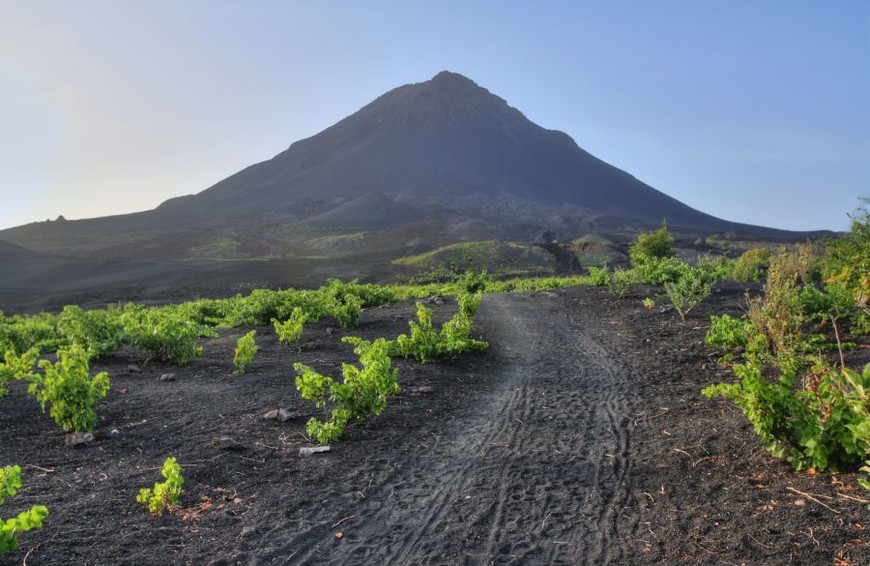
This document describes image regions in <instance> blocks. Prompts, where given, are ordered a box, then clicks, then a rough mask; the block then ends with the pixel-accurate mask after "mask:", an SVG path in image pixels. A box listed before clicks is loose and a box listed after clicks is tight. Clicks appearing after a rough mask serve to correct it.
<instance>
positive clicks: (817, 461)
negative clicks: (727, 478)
mask: <svg viewBox="0 0 870 566" xmlns="http://www.w3.org/2000/svg"><path fill="white" fill-rule="evenodd" d="M802 262H805V258H804V259H800V258H798V260H797V261H796V260H795V258H794V257H788V254H787V253H786V252H781V253H780V254H779V255H777V256H774V257H773V258H772V260H771V264H770V268H769V272H768V276H767V280H766V282H765V284H764V289H763V295H762V296H761V297H758V298H755V299H751V300H750V302H749V310H748V314H747V315H746V316H745V317H743V318H740V319H734V318H731V317H724V316H723V317H714V319H713V320H712V324H711V328H710V331H709V332H708V334H707V343H708V345H711V346H716V347H719V348H722V349H723V350H724V351H725V352H726V354H725V356H723V359H722V362H723V363H727V364H731V367H732V371H733V372H734V375H735V376H736V377H737V381H736V382H733V383H719V384H716V385H712V386H710V387H707V388H706V389H704V391H703V393H704V395H706V396H708V397H724V398H726V399H729V400H731V401H732V402H734V403H735V404H736V405H737V406H738V407H740V408H741V409H742V410H743V412H744V414H745V415H746V417H747V419H748V420H749V421H750V423H751V424H752V426H753V428H754V430H755V432H756V433H757V434H758V436H759V437H760V438H761V440H762V442H763V443H764V445H765V446H766V447H767V449H768V450H769V451H770V453H771V454H773V455H774V456H777V457H781V458H784V459H786V460H787V461H788V462H789V463H791V464H792V466H794V467H795V468H796V469H807V468H813V469H816V470H818V471H825V470H842V469H849V468H853V469H854V468H856V467H857V466H859V465H860V463H861V462H862V461H864V460H867V458H868V454H870V452H868V451H870V365H868V366H867V367H865V368H864V370H863V371H862V372H858V371H855V370H852V369H849V368H847V367H843V366H839V367H835V366H832V365H830V364H829V363H827V362H826V361H825V360H824V359H822V358H821V357H820V355H819V353H818V341H817V340H816V339H815V337H814V336H813V335H810V334H807V333H806V332H805V330H804V326H805V324H806V322H807V321H808V320H809V317H808V316H807V314H806V312H805V311H804V305H805V304H806V302H805V300H802V298H801V297H802V293H801V286H800V284H799V280H800V279H801V277H800V274H799V270H795V269H794V268H793V267H794V265H796V264H801V263H802ZM867 463H868V464H870V462H867ZM865 483H866V482H865ZM868 487H870V483H868Z"/></svg>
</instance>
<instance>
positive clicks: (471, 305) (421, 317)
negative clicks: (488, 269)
mask: <svg viewBox="0 0 870 566" xmlns="http://www.w3.org/2000/svg"><path fill="white" fill-rule="evenodd" d="M480 300H481V298H480V295H479V294H477V295H467V294H465V295H460V296H459V298H458V303H459V309H458V310H457V312H456V314H455V315H453V317H452V318H451V319H450V320H448V321H447V322H445V323H444V324H443V325H442V326H441V329H440V331H439V330H436V329H435V328H434V326H433V325H432V311H431V310H430V309H429V308H427V307H426V306H425V305H423V303H419V302H418V303H417V320H416V321H413V320H412V321H411V322H410V323H409V326H410V332H409V334H401V335H399V336H397V337H396V339H395V341H393V342H391V344H390V353H391V354H392V355H398V356H402V357H404V358H410V357H413V358H414V359H416V360H417V361H418V362H419V363H421V364H428V363H430V362H432V361H434V360H436V359H438V358H442V357H445V356H451V355H455V354H462V353H465V352H471V351H475V350H484V349H486V348H487V347H488V346H489V345H488V344H487V343H486V342H483V341H480V340H475V339H474V338H472V337H471V328H472V315H473V314H474V313H475V312H476V311H477V307H478V305H479V304H480Z"/></svg>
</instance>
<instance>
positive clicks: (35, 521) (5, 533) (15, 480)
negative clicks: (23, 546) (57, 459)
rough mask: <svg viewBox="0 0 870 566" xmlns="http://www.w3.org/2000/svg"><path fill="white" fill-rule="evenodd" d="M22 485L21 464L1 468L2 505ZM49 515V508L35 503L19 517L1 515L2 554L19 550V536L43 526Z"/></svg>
mask: <svg viewBox="0 0 870 566" xmlns="http://www.w3.org/2000/svg"><path fill="white" fill-rule="evenodd" d="M21 486H22V483H21V466H6V467H5V468H0V505H3V503H5V502H6V499H7V498H8V497H12V496H14V495H15V494H16V493H18V490H19V489H21ZM47 516H48V508H47V507H46V506H45V505H34V506H33V507H31V508H30V509H28V510H27V511H23V512H21V513H19V514H18V516H17V517H11V518H9V519H4V518H2V517H0V556H3V555H4V554H6V553H8V552H12V551H13V550H17V549H18V546H19V540H18V537H20V536H21V534H22V533H25V532H27V531H32V530H34V529H40V528H42V522H43V520H44V519H45V518H46V517H47Z"/></svg>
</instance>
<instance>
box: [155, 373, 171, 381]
mask: <svg viewBox="0 0 870 566" xmlns="http://www.w3.org/2000/svg"><path fill="white" fill-rule="evenodd" d="M157 381H175V374H174V373H164V374H163V375H161V376H160V377H158V378H157Z"/></svg>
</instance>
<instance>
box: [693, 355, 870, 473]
mask: <svg viewBox="0 0 870 566" xmlns="http://www.w3.org/2000/svg"><path fill="white" fill-rule="evenodd" d="M734 373H735V374H736V375H737V377H739V378H740V381H738V382H737V383H720V384H717V385H712V386H710V387H707V388H706V389H704V390H703V394H704V395H706V396H707V397H724V398H726V399H729V400H731V401H732V402H734V404H736V405H737V406H738V407H740V408H741V409H742V410H743V412H744V414H745V415H746V417H747V419H749V422H750V423H752V426H753V428H754V430H755V432H756V434H758V436H759V437H760V438H761V440H762V442H763V443H764V445H765V446H766V447H767V449H768V451H769V452H770V453H771V454H773V455H774V456H776V457H779V458H785V459H786V460H787V461H788V462H789V463H791V465H792V466H794V468H795V469H798V470H800V469H807V468H814V469H816V470H817V471H826V470H840V469H844V468H848V467H856V466H857V465H858V464H860V463H861V462H862V461H863V460H865V459H866V458H867V455H868V450H870V414H868V407H870V364H868V365H867V366H866V367H865V368H864V371H863V372H862V373H861V374H859V373H858V372H856V371H852V370H850V369H832V368H828V367H825V366H824V365H822V364H818V365H817V366H816V368H815V369H814V370H813V371H812V372H810V373H809V374H807V376H806V377H805V378H804V380H803V381H804V384H803V386H802V388H801V389H800V390H798V391H795V385H796V380H795V379H794V378H791V377H788V376H787V375H781V376H780V379H779V380H777V381H771V380H768V379H766V378H765V377H763V376H762V373H761V367H760V366H759V365H758V364H755V363H752V362H748V363H743V364H735V365H734Z"/></svg>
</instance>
